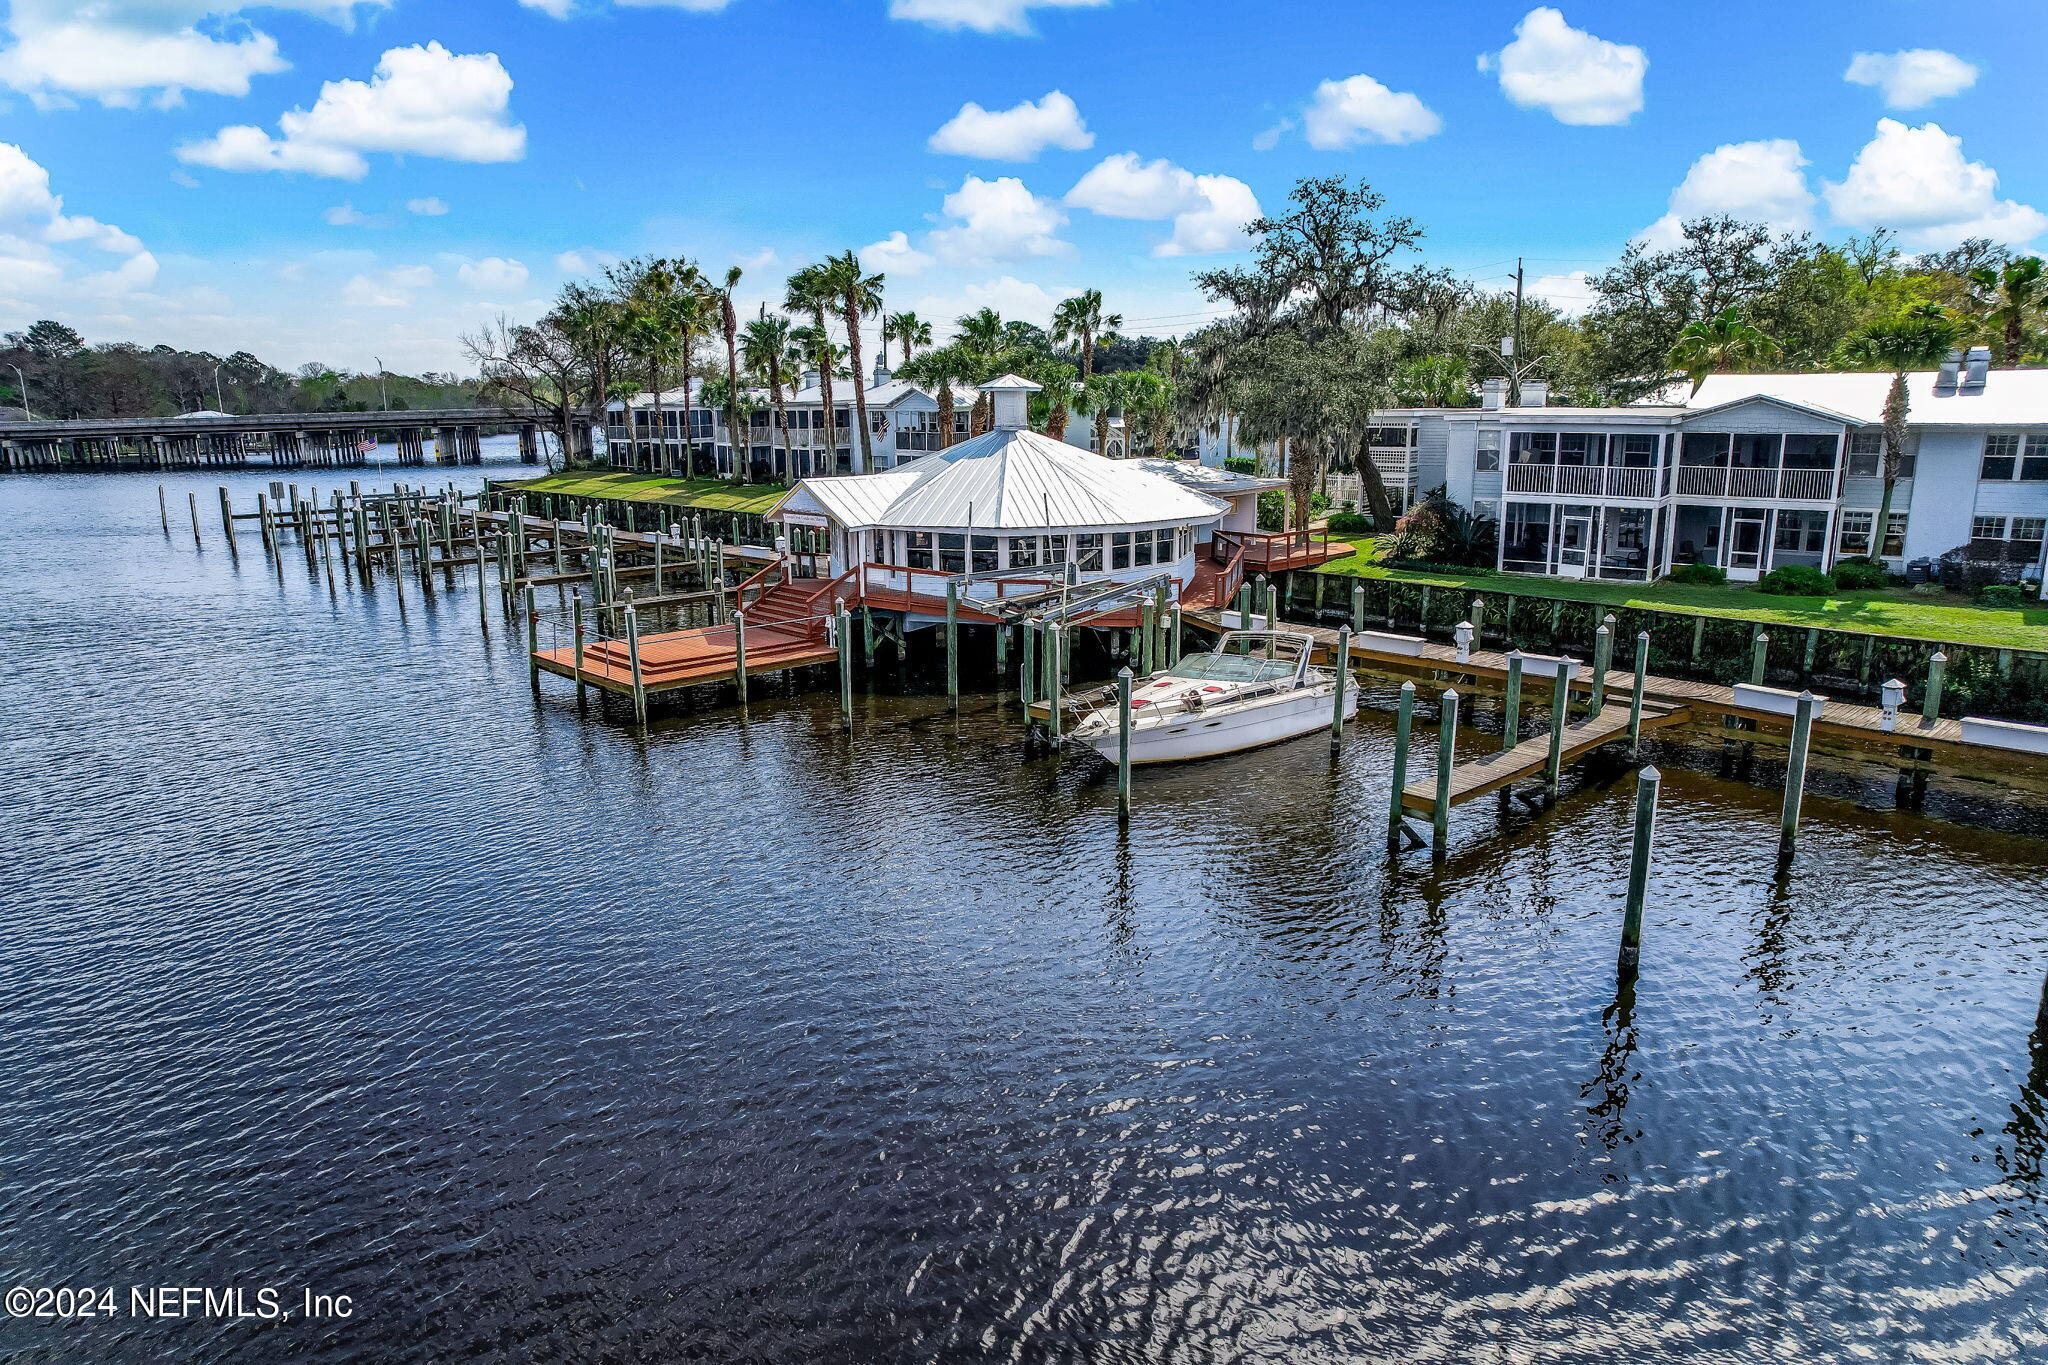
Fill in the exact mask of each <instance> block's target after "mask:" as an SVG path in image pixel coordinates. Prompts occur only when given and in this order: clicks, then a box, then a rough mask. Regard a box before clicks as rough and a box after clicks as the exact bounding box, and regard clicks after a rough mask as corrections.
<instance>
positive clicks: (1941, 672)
mask: <svg viewBox="0 0 2048 1365" xmlns="http://www.w3.org/2000/svg"><path fill="white" fill-rule="evenodd" d="M1947 675H1948V655H1947V654H1945V653H1943V652H1942V651H1941V650H1938V649H1937V650H1935V651H1934V657H1933V658H1931V659H1929V660H1928V661H1927V697H1926V700H1925V702H1924V703H1923V704H1922V706H1921V708H1920V716H1921V718H1922V719H1923V720H1936V719H1939V718H1940V716H1941V683H1942V679H1943V678H1944V677H1946V676H1947Z"/></svg>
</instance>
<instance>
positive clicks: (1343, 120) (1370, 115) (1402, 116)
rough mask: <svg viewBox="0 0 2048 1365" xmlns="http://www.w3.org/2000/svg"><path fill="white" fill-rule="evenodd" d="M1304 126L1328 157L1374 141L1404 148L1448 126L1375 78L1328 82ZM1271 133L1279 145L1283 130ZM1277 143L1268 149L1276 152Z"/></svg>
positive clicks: (1310, 142)
mask: <svg viewBox="0 0 2048 1365" xmlns="http://www.w3.org/2000/svg"><path fill="white" fill-rule="evenodd" d="M1301 122H1302V130H1303V133H1304V134H1305V136H1306V137H1307V138H1308V145H1309V146H1311V147H1314V148H1316V149H1317V150H1318V151H1324V152H1341V151H1344V150H1346V149H1347V148H1351V147H1356V146H1358V145H1359V144H1360V143H1368V142H1378V143H1385V144H1388V145H1390V146H1395V147H1399V146H1404V145H1406V144H1407V143H1410V142H1420V141H1422V140H1423V139H1424V138H1426V137H1434V136H1435V135H1436V134H1438V133H1440V132H1442V131H1443V127H1444V121H1443V120H1442V119H1441V118H1439V117H1437V115H1436V112H1435V111H1434V110H1432V109H1431V108H1430V107H1429V106H1428V105H1426V104H1424V103H1423V102H1422V101H1421V100H1420V99H1418V98H1417V97H1416V96H1414V95H1411V94H1409V93H1407V92H1406V91H1397V90H1389V89H1388V88H1387V87H1386V86H1384V85H1382V84H1380V83H1379V82H1378V81H1376V80H1374V79H1373V78H1372V77H1370V76H1347V77H1345V78H1344V79H1343V80H1341V81H1324V82H1323V83H1322V84H1321V85H1318V86H1317V87H1316V93H1315V98H1314V99H1312V100H1311V101H1310V102H1309V106H1308V109H1307V110H1306V111H1305V112H1304V113H1303V114H1302V116H1301ZM1269 131H1270V132H1272V134H1273V138H1272V141H1277V140H1278V130H1269ZM1265 136H1266V135H1265V134H1261V137H1262V138H1264V137H1265ZM1272 141H1268V142H1267V143H1266V145H1267V146H1268V147H1270V146H1271V145H1272Z"/></svg>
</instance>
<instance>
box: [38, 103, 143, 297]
mask: <svg viewBox="0 0 2048 1365" xmlns="http://www.w3.org/2000/svg"><path fill="white" fill-rule="evenodd" d="M73 248H84V249H86V250H88V251H91V252H96V253H99V255H97V256H85V257H82V256H80V255H78V254H77V252H76V251H75V250H73ZM107 256H114V257H119V258H121V259H120V260H119V261H117V262H115V263H113V264H111V265H109V264H108V263H107V262H106V261H105V260H104V259H103V258H104V257H107ZM156 272H157V261H156V257H155V256H153V255H151V254H150V253H149V251H148V250H147V249H145V248H144V246H143V245H142V243H141V241H140V240H138V239H137V238H136V237H135V236H134V235H133V234H131V233H128V232H124V231H122V230H121V229H120V228H118V227H115V226H114V225H113V224H111V223H103V222H101V221H100V220H99V219H97V218H93V217H90V216H88V215H86V214H82V213H79V214H75V213H66V212H64V199H63V196H61V195H59V194H57V193H56V192H55V191H53V190H52V189H51V188H50V173H49V172H48V171H47V170H45V169H44V168H43V166H42V165H41V164H40V163H39V162H37V161H36V160H35V159H34V158H33V157H31V156H29V154H28V153H27V152H24V151H23V150H22V149H21V148H20V147H18V146H16V145H14V144H13V143H7V142H0V299H4V300H6V301H7V302H9V303H12V304H14V305H17V306H23V307H26V306H29V305H31V304H32V303H33V304H41V303H44V302H46V301H47V302H57V301H59V300H62V299H65V298H67V297H68V296H70V295H73V294H90V295H95V296H103V297H104V296H115V295H120V294H125V293H130V292H133V291H136V290H142V289H147V288H148V287H149V286H150V285H151V284H152V283H154V282H155V280H156Z"/></svg>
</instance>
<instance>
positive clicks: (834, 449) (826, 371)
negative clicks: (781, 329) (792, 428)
mask: <svg viewBox="0 0 2048 1365" xmlns="http://www.w3.org/2000/svg"><path fill="white" fill-rule="evenodd" d="M789 340H790V345H791V347H792V348H793V349H794V351H795V353H796V357H797V362H798V363H799V364H801V365H805V366H808V367H809V368H811V369H814V370H816V371H817V372H818V384H819V393H820V396H821V397H823V398H824V400H825V404H824V405H823V406H821V407H820V408H819V411H820V413H825V414H829V413H832V408H831V407H830V403H831V394H832V379H833V376H835V375H836V374H838V373H839V362H840V361H842V360H844V359H845V358H846V348H845V347H844V346H841V345H840V344H839V343H837V342H835V341H834V340H832V333H831V332H830V331H828V330H826V329H825V328H823V327H811V326H807V327H793V328H791V329H790V333H789ZM835 415H836V414H835ZM823 421H824V424H825V425H824V430H825V452H824V459H825V472H826V473H834V474H836V473H837V472H838V471H839V427H838V425H837V424H836V423H835V422H834V421H833V418H832V416H826V417H824V418H823ZM814 430H815V428H814ZM816 460H817V456H816V454H815V451H814V453H813V456H812V465H813V468H812V471H811V472H813V473H816V472H818V471H817V469H816Z"/></svg>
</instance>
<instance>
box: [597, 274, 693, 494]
mask: <svg viewBox="0 0 2048 1365" xmlns="http://www.w3.org/2000/svg"><path fill="white" fill-rule="evenodd" d="M678 264H679V263H678V262H675V261H669V260H665V259H663V258H661V257H659V256H657V257H655V258H654V259H652V260H634V261H626V262H623V263H621V264H619V265H615V266H613V267H612V268H611V269H610V270H609V271H607V272H606V278H607V279H608V280H609V281H610V283H611V285H612V288H613V290H614V292H615V293H616V294H617V295H618V296H619V300H620V304H621V308H622V311H623V315H624V316H623V319H622V322H621V330H622V331H623V333H624V339H625V348H626V350H627V352H628V353H629V354H630V355H631V356H632V357H633V358H634V359H635V360H637V361H639V362H640V363H641V364H643V365H645V366H646V367H647V389H648V393H649V394H650V396H651V397H652V399H653V403H654V412H653V418H654V426H653V431H652V436H653V439H654V458H653V461H652V462H651V463H650V464H648V465H647V466H646V467H647V468H649V469H654V470H660V469H661V467H662V465H663V464H664V463H665V462H666V459H667V451H668V444H667V436H668V433H667V432H666V431H664V430H663V429H662V417H663V416H664V413H663V410H662V401H661V379H662V370H663V367H664V366H665V365H666V364H667V363H668V362H669V360H670V359H671V358H672V357H673V356H674V354H675V348H676V339H677V336H678V327H677V322H676V316H675V312H676V310H675V296H676V283H677V278H678V275H677V266H678ZM631 417H632V413H631V411H630V409H629V410H628V412H627V418H628V429H629V430H630V423H631Z"/></svg>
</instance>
